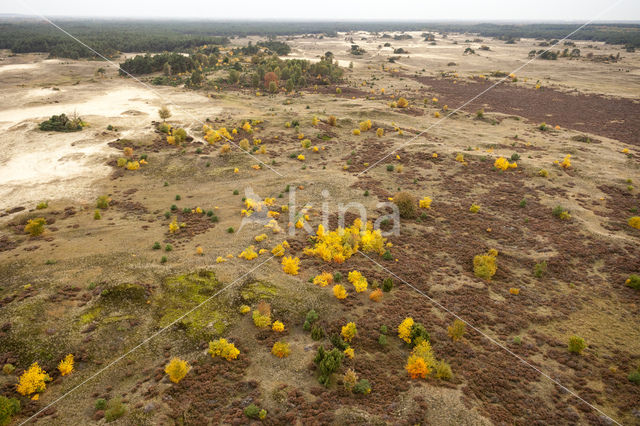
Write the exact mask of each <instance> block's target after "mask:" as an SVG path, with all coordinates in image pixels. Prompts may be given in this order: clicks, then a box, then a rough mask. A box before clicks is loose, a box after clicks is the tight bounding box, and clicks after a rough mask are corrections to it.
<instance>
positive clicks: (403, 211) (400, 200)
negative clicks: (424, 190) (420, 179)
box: [393, 192, 417, 219]
mask: <svg viewBox="0 0 640 426" xmlns="http://www.w3.org/2000/svg"><path fill="white" fill-rule="evenodd" d="M393 202H394V204H395V205H396V206H398V211H399V212H400V217H401V218H403V219H412V218H414V217H415V216H416V210H417V208H416V206H417V201H416V198H415V197H414V196H413V195H411V194H409V193H408V192H399V193H397V194H396V195H395V196H394V197H393Z"/></svg>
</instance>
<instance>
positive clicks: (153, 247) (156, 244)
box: [151, 241, 162, 250]
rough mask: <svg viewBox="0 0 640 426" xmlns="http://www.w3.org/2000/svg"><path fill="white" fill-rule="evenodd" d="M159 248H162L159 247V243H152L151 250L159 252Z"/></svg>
mask: <svg viewBox="0 0 640 426" xmlns="http://www.w3.org/2000/svg"><path fill="white" fill-rule="evenodd" d="M161 247H162V246H161V245H160V243H159V242H157V241H156V242H155V243H153V246H152V247H151V248H152V249H154V250H160V248H161Z"/></svg>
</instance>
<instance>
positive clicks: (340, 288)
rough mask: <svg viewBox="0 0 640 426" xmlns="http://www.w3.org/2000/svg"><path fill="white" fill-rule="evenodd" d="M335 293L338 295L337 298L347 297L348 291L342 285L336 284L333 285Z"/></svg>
mask: <svg viewBox="0 0 640 426" xmlns="http://www.w3.org/2000/svg"><path fill="white" fill-rule="evenodd" d="M333 295H334V296H335V297H336V299H346V298H347V291H346V290H345V289H344V287H343V286H342V285H340V284H336V285H334V286H333Z"/></svg>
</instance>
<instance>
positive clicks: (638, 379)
mask: <svg viewBox="0 0 640 426" xmlns="http://www.w3.org/2000/svg"><path fill="white" fill-rule="evenodd" d="M628 379H629V381H630V382H632V383H634V384H636V385H640V368H638V369H637V370H636V371H632V372H631V373H629V376H628Z"/></svg>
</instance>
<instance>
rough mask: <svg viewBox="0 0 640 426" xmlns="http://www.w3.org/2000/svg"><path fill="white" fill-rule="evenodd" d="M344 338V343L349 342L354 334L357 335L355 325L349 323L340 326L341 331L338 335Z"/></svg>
mask: <svg viewBox="0 0 640 426" xmlns="http://www.w3.org/2000/svg"><path fill="white" fill-rule="evenodd" d="M340 334H341V335H342V337H343V338H344V340H345V342H351V340H353V338H354V337H356V334H358V329H357V328H356V324H355V323H354V322H349V323H347V325H344V326H342V331H341V333H340Z"/></svg>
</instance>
